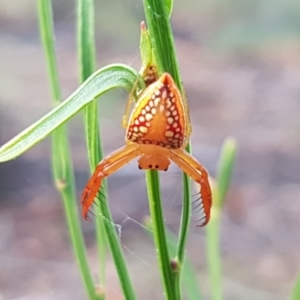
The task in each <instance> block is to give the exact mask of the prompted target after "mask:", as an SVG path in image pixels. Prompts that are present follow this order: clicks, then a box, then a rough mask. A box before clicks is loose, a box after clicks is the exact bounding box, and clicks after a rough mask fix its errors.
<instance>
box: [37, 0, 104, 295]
mask: <svg viewBox="0 0 300 300" xmlns="http://www.w3.org/2000/svg"><path fill="white" fill-rule="evenodd" d="M38 11H39V27H40V31H41V38H42V42H43V45H44V50H45V54H46V60H47V68H48V74H49V81H50V87H51V94H52V99H53V104H54V105H57V104H58V103H60V101H61V99H62V98H61V91H60V87H59V79H58V70H57V65H56V59H55V50H54V33H53V23H52V7H51V2H50V1H47V0H39V1H38ZM70 157H71V156H70V151H69V143H68V138H67V130H66V127H65V126H64V125H62V126H60V127H58V128H57V129H56V130H55V131H54V132H53V133H52V168H53V178H54V182H55V185H56V187H57V189H58V191H59V192H60V195H61V198H62V200H63V204H64V209H65V214H66V218H67V224H68V229H69V234H70V238H71V242H72V246H73V251H74V253H75V257H76V261H77V263H78V265H79V269H80V272H81V276H82V278H83V281H84V285H85V288H86V291H87V293H88V296H89V299H99V298H98V297H97V295H96V293H95V289H94V284H93V281H92V277H91V274H90V271H89V268H88V263H87V259H86V253H85V247H84V240H83V237H82V233H81V228H80V224H79V221H78V220H79V218H78V210H77V203H76V194H75V183H74V175H73V167H72V162H71V159H70Z"/></svg>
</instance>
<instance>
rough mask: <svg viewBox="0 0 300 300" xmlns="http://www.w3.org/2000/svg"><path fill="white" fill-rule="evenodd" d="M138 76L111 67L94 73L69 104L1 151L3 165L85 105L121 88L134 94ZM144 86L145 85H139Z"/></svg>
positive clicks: (37, 123) (122, 68)
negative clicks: (132, 90) (132, 89)
mask: <svg viewBox="0 0 300 300" xmlns="http://www.w3.org/2000/svg"><path fill="white" fill-rule="evenodd" d="M137 78H139V74H138V73H137V72H136V71H135V70H134V69H132V68H131V67H129V66H126V65H122V64H115V65H110V66H107V67H105V68H102V69H100V70H99V71H97V72H95V73H94V74H93V75H92V76H91V77H90V78H89V79H87V81H85V82H84V83H83V84H82V85H81V86H80V87H79V88H78V89H77V90H76V91H75V92H74V93H73V94H72V95H71V96H70V97H69V98H68V99H67V100H66V101H64V102H62V103H61V104H60V105H58V106H57V107H56V108H54V109H53V110H52V111H50V112H49V113H48V114H46V115H45V116H44V117H42V118H41V119H40V120H38V121H37V122H35V123H34V124H33V125H31V126H30V127H28V128H27V129H25V130H24V131H23V132H21V133H20V134H19V135H17V136H16V137H15V138H13V139H12V140H10V141H9V142H8V143H6V144H5V145H3V146H2V147H1V148H0V162H1V161H7V160H10V159H13V158H15V157H17V156H19V155H21V154H22V153H24V152H25V151H26V150H28V149H29V148H31V147H32V146H34V145H35V144H36V143H38V142H39V141H41V140H42V139H44V138H45V137H46V136H47V135H48V134H49V133H51V132H52V131H53V130H54V129H56V128H57V127H59V126H60V125H61V124H63V123H64V122H66V121H67V120H69V119H70V118H71V117H72V116H73V115H75V114H76V113H77V112H78V111H80V110H81V109H82V108H83V107H84V106H85V105H87V104H88V103H90V102H91V101H93V100H94V99H96V98H97V97H99V96H100V95H102V94H103V93H105V92H107V91H109V90H111V89H113V88H116V87H122V88H125V89H127V90H128V91H130V90H131V88H132V86H133V84H134V83H135V82H136V80H137ZM140 83H141V85H142V81H141V82H140Z"/></svg>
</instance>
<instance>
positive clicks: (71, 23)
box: [0, 0, 300, 300]
mask: <svg viewBox="0 0 300 300" xmlns="http://www.w3.org/2000/svg"><path fill="white" fill-rule="evenodd" d="M95 6H96V28H97V29H96V32H97V60H98V63H97V67H98V68H100V67H102V66H105V65H107V64H109V63H115V62H122V63H126V64H130V65H133V66H134V67H136V68H137V69H139V67H140V58H139V49H138V45H139V23H140V21H142V20H143V19H144V16H143V7H142V1H141V0H126V1H121V0H106V1H104V0H103V1H95ZM53 9H54V17H55V31H56V43H57V44H56V46H57V58H58V64H59V70H60V78H61V80H62V86H63V93H64V96H65V97H67V96H68V95H70V94H71V93H72V92H73V91H74V90H75V89H76V87H78V84H79V83H78V82H79V79H78V69H77V54H76V52H75V51H76V50H75V49H76V40H75V28H76V27H75V26H76V24H75V15H76V12H75V3H74V1H59V0H54V1H53ZM299 15H300V5H299V2H298V1H296V0H289V1H279V0H272V1H270V0H253V1H247V0H239V1H237V0H228V1H220V0H212V1H195V0H194V1H192V0H185V1H184V0H176V1H175V5H174V11H173V16H172V25H173V30H174V35H175V39H176V40H175V42H176V48H177V53H178V59H179V63H180V67H181V72H182V78H183V80H184V83H185V87H186V91H187V95H188V100H189V103H190V111H191V118H192V124H193V133H192V143H193V153H194V155H195V157H197V158H198V159H199V160H200V161H201V162H202V163H203V164H204V165H205V166H207V168H208V170H209V171H210V174H211V175H212V176H214V175H215V172H216V168H217V161H218V157H219V151H220V147H221V144H222V142H223V140H224V139H225V138H226V137H227V136H229V135H230V136H234V137H235V138H236V139H237V141H238V143H239V155H238V161H237V164H236V170H235V174H234V178H233V184H232V186H231V189H230V193H229V195H228V199H227V201H226V205H225V210H224V214H223V221H222V241H221V245H222V260H223V267H224V272H223V273H224V274H223V277H224V278H223V289H224V299H229V300H234V299H237V300H240V299H243V300H244V299H246V300H247V299H249V300H250V299H263V300H268V299H270V300H277V299H278V300H280V299H286V297H287V296H288V295H289V293H290V290H291V288H292V286H293V283H294V280H295V278H296V276H297V273H298V272H299V270H300V251H299V249H300V239H299V228H300V218H299V214H300V201H299V199H300V186H299V178H300V160H299V153H300V137H299V129H300V117H299V112H300V18H299ZM126 99H127V94H126V93H125V92H124V91H115V92H111V93H110V94H109V95H107V96H105V97H103V98H101V100H100V101H101V105H100V117H101V127H102V133H103V145H104V147H105V153H107V154H108V153H110V152H111V151H113V150H115V149H117V148H118V147H120V146H122V145H123V144H124V130H123V129H122V128H121V118H122V115H123V112H124V109H125V101H126ZM50 109H51V103H50V95H49V86H48V81H47V76H46V66H45V61H44V53H43V50H42V47H41V44H40V39H39V31H38V25H37V9H36V1H33V0H22V1H1V2H0V144H3V143H4V142H6V141H8V140H9V139H10V138H12V137H13V136H14V135H16V134H17V133H19V132H20V131H21V130H22V129H24V128H25V127H27V126H28V125H30V124H31V123H33V122H34V121H36V120H37V119H38V118H40V117H41V116H43V114H45V113H46V112H48V111H49V110H50ZM69 128H70V130H69V131H70V136H71V140H72V149H73V153H72V154H73V158H74V164H75V168H76V169H75V170H76V175H77V182H78V195H79V194H80V192H81V189H82V188H83V186H84V184H85V183H86V181H87V179H88V176H89V172H88V163H87V158H86V152H85V141H84V137H83V129H82V120H81V116H77V117H76V118H75V120H73V121H72V122H71V123H70V127H69ZM49 146H50V143H49V139H47V140H45V141H44V142H42V143H41V144H39V145H38V146H36V147H35V148H33V149H32V150H30V151H29V152H27V153H26V154H24V155H23V156H22V157H20V158H18V159H16V160H14V161H11V162H7V163H5V164H0V299H1V297H3V299H21V298H22V299H58V300H59V299H75V300H77V299H78V300H79V299H85V297H86V296H85V291H84V288H83V285H82V283H81V279H80V277H79V272H78V270H77V266H76V265H75V262H74V259H73V254H72V250H71V248H70V244H69V238H68V233H67V231H66V226H65V219H64V213H63V209H62V205H61V202H60V199H59V196H58V194H57V193H56V191H55V190H54V188H53V187H52V179H51V172H50V149H49V148H50V147H49ZM161 178H162V180H161V186H162V190H163V199H164V204H165V219H166V223H167V224H168V226H169V228H170V229H171V230H172V231H173V232H175V233H177V231H178V224H179V218H180V211H181V188H180V183H181V179H180V171H179V169H178V168H177V167H174V166H173V167H172V168H171V169H170V170H169V171H168V172H167V173H163V174H162V176H161ZM109 195H110V198H109V199H110V206H111V208H112V210H113V213H114V220H115V223H116V229H117V230H118V232H119V236H120V238H121V241H122V244H123V247H124V251H125V253H126V256H127V259H128V263H129V266H130V271H131V274H132V277H133V280H134V284H135V287H136V289H137V292H138V296H139V299H143V300H148V299H163V291H162V287H161V282H160V274H159V271H158V269H157V267H156V257H155V250H154V247H153V243H152V241H151V240H150V238H149V236H148V235H147V234H145V231H144V229H143V226H142V225H141V223H142V222H143V218H144V217H145V216H147V214H148V203H147V198H146V190H145V183H144V174H143V172H141V171H139V170H138V168H137V165H136V163H135V162H133V163H130V164H129V165H128V166H126V167H125V168H124V169H122V170H121V171H119V172H117V173H116V174H114V175H113V176H111V178H110V179H109ZM78 202H79V196H78ZM195 225H196V223H195V222H194V223H193V222H192V224H191V233H190V236H189V241H188V255H189V256H190V257H191V260H192V261H193V263H194V266H195V268H196V270H197V274H198V279H199V285H200V287H201V290H202V291H203V293H204V295H205V296H206V298H205V299H210V297H209V294H210V291H209V281H208V275H207V270H206V257H205V231H204V230H203V229H199V228H196V227H195ZM83 228H84V234H85V237H86V243H87V248H88V256H89V259H90V264H91V268H92V270H93V274H94V277H95V280H97V272H98V270H97V253H96V247H95V244H94V231H93V224H92V222H86V221H83ZM106 288H107V293H108V297H107V299H109V300H115V299H122V295H121V293H120V288H119V284H118V279H117V275H116V273H115V270H114V266H113V263H112V261H111V259H110V257H109V256H108V259H107V287H106Z"/></svg>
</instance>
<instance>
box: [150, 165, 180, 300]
mask: <svg viewBox="0 0 300 300" xmlns="http://www.w3.org/2000/svg"><path fill="white" fill-rule="evenodd" d="M146 182H147V192H148V199H149V207H150V215H151V219H152V227H153V236H154V241H155V245H156V247H157V250H158V252H157V255H158V259H159V262H160V268H161V272H162V276H163V279H164V287H165V294H166V299H169V300H173V299H174V300H176V299H179V298H178V297H177V296H176V293H175V290H174V276H173V270H172V268H171V260H170V256H169V251H168V246H167V239H166V232H165V225H164V217H163V210H162V203H161V197H160V187H159V178H158V172H157V171H152V170H151V171H146Z"/></svg>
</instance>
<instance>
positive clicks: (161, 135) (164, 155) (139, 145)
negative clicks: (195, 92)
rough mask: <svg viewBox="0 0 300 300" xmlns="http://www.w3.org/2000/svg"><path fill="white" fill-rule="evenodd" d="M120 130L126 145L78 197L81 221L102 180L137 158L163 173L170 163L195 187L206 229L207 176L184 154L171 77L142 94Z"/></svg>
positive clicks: (183, 108) (178, 100)
mask: <svg viewBox="0 0 300 300" xmlns="http://www.w3.org/2000/svg"><path fill="white" fill-rule="evenodd" d="M128 107H129V106H127V109H126V111H127V112H128ZM123 126H124V127H126V137H125V142H126V145H125V146H124V147H122V148H120V149H118V150H116V151H115V152H113V153H112V154H111V155H109V156H107V157H106V158H104V159H103V160H102V161H101V162H100V163H99V164H98V165H97V167H96V169H95V171H94V173H93V175H92V177H91V178H90V180H89V181H88V183H87V185H86V187H85V189H84V191H83V193H82V196H81V203H82V206H83V216H84V218H85V219H87V218H88V211H89V208H90V206H91V205H92V203H93V202H94V200H95V197H96V196H97V193H98V191H99V189H100V187H101V182H102V180H103V179H104V178H105V177H107V176H109V175H111V174H112V173H114V172H116V171H117V170H118V169H120V168H121V167H123V166H124V165H125V164H127V163H128V162H130V161H131V160H133V159H134V158H136V157H140V158H139V160H138V166H139V168H140V169H143V170H148V169H152V170H164V171H167V170H168V167H169V165H170V160H172V161H173V162H174V163H176V164H177V165H178V166H179V168H181V169H182V171H183V172H185V173H186V174H187V175H189V176H190V177H191V178H192V179H193V180H194V181H195V182H196V183H197V184H199V194H200V197H199V201H200V202H199V205H198V206H199V208H200V214H201V218H200V220H199V221H200V222H201V223H200V224H199V225H198V226H204V225H206V224H207V223H208V221H209V218H210V209H211V205H212V197H211V189H210V185H209V181H208V174H207V171H206V170H205V168H204V167H203V166H202V165H201V163H199V162H198V161H197V160H196V159H195V158H194V157H193V156H191V155H190V154H189V153H188V152H186V151H185V150H184V148H185V147H186V145H187V143H188V140H189V137H190V133H191V126H190V122H189V116H188V108H187V103H186V102H184V101H183V98H182V96H181V93H180V91H179V89H178V88H177V86H176V85H175V83H174V80H173V79H172V77H171V75H169V74H168V73H164V74H162V75H161V77H160V78H159V79H158V80H157V81H155V82H154V83H152V84H150V85H149V86H148V87H147V88H146V89H145V90H144V91H143V92H142V94H141V95H140V96H139V97H138V101H137V103H136V105H135V108H134V109H133V111H132V113H131V116H130V118H129V121H128V122H127V120H126V118H125V119H124V120H123Z"/></svg>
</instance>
